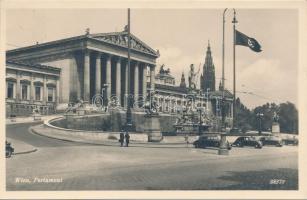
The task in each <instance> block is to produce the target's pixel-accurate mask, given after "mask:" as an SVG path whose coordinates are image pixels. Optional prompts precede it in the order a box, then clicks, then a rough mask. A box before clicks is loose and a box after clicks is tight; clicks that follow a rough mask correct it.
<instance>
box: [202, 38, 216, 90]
mask: <svg viewBox="0 0 307 200" xmlns="http://www.w3.org/2000/svg"><path fill="white" fill-rule="evenodd" d="M200 88H201V89H202V90H203V91H204V92H205V91H207V89H209V90H210V91H215V67H214V64H213V60H212V55H211V48H210V44H209V43H208V47H207V52H206V58H205V64H204V66H203V74H202V75H201V76H200Z"/></svg>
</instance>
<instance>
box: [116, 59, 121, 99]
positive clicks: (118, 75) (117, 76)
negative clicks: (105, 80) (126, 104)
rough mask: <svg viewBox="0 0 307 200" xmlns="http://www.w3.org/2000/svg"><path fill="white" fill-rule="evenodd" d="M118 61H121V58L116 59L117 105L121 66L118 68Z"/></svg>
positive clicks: (119, 94) (119, 97)
mask: <svg viewBox="0 0 307 200" xmlns="http://www.w3.org/2000/svg"><path fill="white" fill-rule="evenodd" d="M120 62H121V58H118V59H117V60H116V68H115V70H116V92H115V93H116V97H117V99H118V103H119V105H121V87H120V86H121V73H120V71H121V68H120Z"/></svg>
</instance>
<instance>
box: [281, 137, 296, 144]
mask: <svg viewBox="0 0 307 200" xmlns="http://www.w3.org/2000/svg"><path fill="white" fill-rule="evenodd" d="M282 141H283V144H284V145H290V144H291V145H298V139H297V138H296V137H295V136H293V137H286V138H284V139H282Z"/></svg>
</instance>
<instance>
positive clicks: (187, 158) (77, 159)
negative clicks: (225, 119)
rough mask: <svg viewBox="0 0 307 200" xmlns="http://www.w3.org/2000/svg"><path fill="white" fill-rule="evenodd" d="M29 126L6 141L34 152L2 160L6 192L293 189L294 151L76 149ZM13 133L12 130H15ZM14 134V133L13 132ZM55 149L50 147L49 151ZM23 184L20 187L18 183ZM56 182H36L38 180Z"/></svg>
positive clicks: (9, 131) (295, 173)
mask: <svg viewBox="0 0 307 200" xmlns="http://www.w3.org/2000/svg"><path fill="white" fill-rule="evenodd" d="M28 126H29V125H25V124H24V125H14V127H11V126H10V127H8V129H7V136H8V137H14V139H22V140H23V141H24V142H29V143H30V144H32V145H34V146H36V147H38V148H39V150H38V151H37V152H35V153H31V154H25V155H19V156H14V157H12V158H11V159H7V163H6V164H7V190H211V189H222V190H224V189H226V190H229V189H252V190H257V189H272V190H275V189H278V190H280V189H297V187H298V170H297V167H298V154H297V147H292V146H289V147H282V148H277V147H264V148H263V149H260V150H259V149H254V148H234V149H233V150H231V152H230V155H229V156H219V155H217V151H216V150H214V149H194V148H184V147H182V148H143V147H129V148H120V147H110V146H109V147H107V146H97V145H96V146H95V145H94V146H92V145H80V144H74V143H69V142H63V141H58V140H53V139H49V138H44V137H41V136H36V135H33V134H31V133H28V132H27V127H28ZM16 130H18V131H16ZM16 132H18V133H16ZM54 147H56V148H54ZM21 179H23V181H26V182H23V183H21V182H18V180H19V181H20V180H21ZM47 179H48V180H49V181H51V180H52V181H59V183H50V182H49V183H46V182H43V183H38V182H37V181H38V180H42V181H44V180H47Z"/></svg>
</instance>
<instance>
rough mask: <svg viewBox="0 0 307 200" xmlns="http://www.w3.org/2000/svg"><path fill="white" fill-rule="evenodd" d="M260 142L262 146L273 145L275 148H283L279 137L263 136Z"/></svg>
mask: <svg viewBox="0 0 307 200" xmlns="http://www.w3.org/2000/svg"><path fill="white" fill-rule="evenodd" d="M260 141H261V142H262V145H263V146H265V145H274V146H277V147H282V146H283V141H282V139H281V138H280V137H276V136H264V137H261V138H260Z"/></svg>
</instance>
